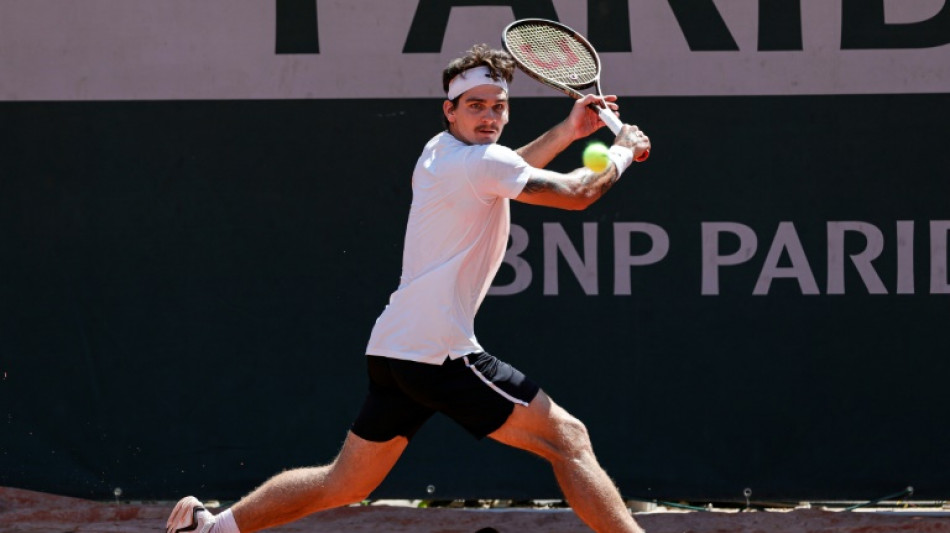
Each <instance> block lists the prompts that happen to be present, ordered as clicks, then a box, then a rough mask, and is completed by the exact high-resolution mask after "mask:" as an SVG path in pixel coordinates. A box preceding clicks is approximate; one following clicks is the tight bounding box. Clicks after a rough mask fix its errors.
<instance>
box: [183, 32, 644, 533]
mask: <svg viewBox="0 0 950 533" xmlns="http://www.w3.org/2000/svg"><path fill="white" fill-rule="evenodd" d="M513 71H514V63H513V61H512V59H511V57H510V56H508V54H507V53H505V52H503V51H500V50H492V49H490V48H489V47H487V46H486V45H479V46H475V47H473V48H472V49H471V50H469V51H468V53H467V54H466V55H465V56H464V57H462V58H459V59H456V60H454V61H452V62H451V63H449V65H448V67H447V68H446V69H445V70H444V71H443V87H444V89H445V91H446V100H445V101H444V102H443V104H442V111H443V113H444V116H445V123H446V125H447V130H446V131H443V132H441V133H439V134H438V135H436V136H435V137H433V138H432V139H431V140H430V141H429V142H428V144H426V146H425V148H424V149H423V151H422V155H421V156H420V157H419V160H418V162H417V163H416V167H415V171H414V172H413V176H412V191H413V199H412V205H411V207H410V211H409V222H408V227H407V228H406V237H405V248H404V252H403V265H402V276H401V278H400V283H399V287H398V288H397V289H396V292H394V293H393V294H392V297H391V298H390V301H389V305H387V306H386V308H385V310H384V311H383V312H382V314H381V315H380V317H379V319H378V320H377V321H376V325H375V327H374V328H373V330H372V333H371V335H370V339H369V345H368V347H367V354H368V356H367V365H368V374H369V391H368V393H367V396H366V400H365V403H364V404H363V407H362V410H361V411H360V413H359V415H358V416H357V418H356V421H355V422H354V423H353V426H352V428H351V431H350V432H349V433H348V434H347V437H346V440H345V442H344V443H343V448H342V449H341V451H340V453H339V455H338V456H337V457H336V459H334V460H333V462H332V463H330V464H328V465H325V466H317V467H310V468H300V469H295V470H288V471H286V472H283V473H281V474H278V475H276V476H274V477H272V478H271V479H270V480H268V481H267V482H265V483H264V484H263V485H262V486H260V487H259V488H257V489H256V490H254V491H253V492H251V493H250V494H249V495H247V496H245V497H244V498H243V499H242V500H240V501H239V502H237V503H236V504H235V505H234V506H233V507H231V508H230V509H228V510H225V511H224V512H222V513H221V514H219V515H218V516H213V515H212V514H211V513H210V512H208V511H206V510H205V509H204V507H203V506H202V504H201V502H200V501H198V500H197V499H195V498H194V497H191V496H189V497H186V498H184V499H182V500H181V501H180V502H178V505H177V506H176V507H175V509H174V511H173V512H172V514H171V517H170V518H169V519H168V523H167V526H166V531H167V533H173V532H183V531H197V532H199V533H208V532H212V533H238V532H240V533H252V532H254V531H259V530H262V529H266V528H269V527H274V526H277V525H280V524H284V523H286V522H290V521H293V520H296V519H299V518H302V517H304V516H306V515H309V514H311V513H314V512H317V511H321V510H324V509H329V508H332V507H338V506H342V505H347V504H351V503H356V502H359V501H362V500H363V499H365V498H367V497H368V496H369V494H370V493H371V492H372V491H373V489H375V488H376V487H377V486H378V485H379V484H380V482H382V480H383V478H384V477H385V476H386V475H387V474H388V472H389V471H390V469H391V468H392V467H393V465H394V464H395V463H396V460H397V459H398V458H399V456H400V455H401V454H402V452H403V450H404V449H405V448H406V445H407V444H408V443H409V440H410V439H411V438H412V436H413V435H414V434H415V433H416V431H417V430H418V429H419V428H420V427H421V426H422V424H423V423H424V422H425V421H426V420H427V419H428V418H429V417H430V416H432V415H433V414H434V413H436V412H440V413H443V414H445V415H447V416H449V417H451V418H452V419H453V420H455V421H456V422H458V423H459V424H460V425H462V427H464V428H465V429H466V430H468V431H469V432H470V433H471V434H472V435H473V436H475V437H476V438H479V439H480V438H483V437H486V436H487V437H490V438H492V439H495V440H496V441H499V442H502V443H504V444H507V445H509V446H513V447H516V448H520V449H524V450H527V451H530V452H533V453H535V454H537V455H539V456H541V457H543V458H545V459H547V460H548V461H549V462H550V463H551V465H552V466H553V468H554V474H555V476H556V478H557V481H558V484H559V485H560V487H561V489H562V490H563V492H564V496H565V498H566V499H567V501H568V503H569V504H570V505H571V506H572V508H573V509H574V511H575V512H576V513H577V514H578V516H579V517H580V518H581V519H582V520H584V522H586V523H587V524H588V525H589V526H590V527H591V528H592V529H594V530H595V531H599V532H610V533H618V532H639V531H642V530H641V529H640V528H639V527H638V526H637V524H636V522H635V521H634V520H633V517H632V516H631V514H630V512H629V510H628V509H627V508H626V506H625V504H624V502H623V500H622V498H621V496H620V493H619V492H618V490H617V488H616V487H615V486H614V484H613V482H612V481H611V480H610V478H609V477H608V476H607V474H606V473H605V472H604V470H603V469H602V468H601V467H600V465H599V464H598V463H597V459H596V458H595V457H594V453H593V450H592V448H591V443H590V439H589V437H588V435H587V430H586V428H585V427H584V425H583V424H582V423H581V422H580V421H578V420H577V419H576V418H574V417H573V416H571V415H570V414H568V413H567V411H565V410H564V409H562V408H561V407H560V406H558V405H557V404H555V403H554V402H553V401H552V400H551V398H550V397H548V395H547V394H545V393H544V392H543V391H541V390H540V388H539V387H538V385H536V384H535V383H534V382H532V381H531V380H530V379H528V378H527V377H525V376H524V374H522V373H521V372H519V371H518V370H516V369H515V368H514V367H512V366H511V365H509V364H507V363H505V362H503V361H501V360H499V359H496V358H495V357H494V356H492V355H489V354H488V353H487V352H486V351H485V350H484V349H483V348H482V346H481V345H480V344H479V343H478V340H477V339H476V338H475V333H474V321H475V312H476V310H477V309H478V307H479V305H480V304H481V302H482V300H483V299H484V297H485V294H486V292H487V291H488V288H489V286H490V285H491V282H492V278H493V277H494V276H495V273H496V272H497V270H498V268H499V266H500V265H501V262H502V258H503V256H504V253H505V248H506V246H507V242H508V232H509V222H510V221H509V205H508V204H509V199H515V200H517V201H519V202H525V203H529V204H536V205H543V206H551V207H558V208H564V209H584V208H586V207H587V206H589V205H591V204H592V203H593V202H594V201H596V200H597V199H598V198H600V197H601V196H602V195H603V194H604V193H606V192H607V190H608V189H610V187H611V186H612V185H613V184H614V183H616V182H617V180H618V179H619V178H620V174H621V173H622V172H623V171H624V170H625V169H627V167H628V166H629V165H630V163H631V162H632V161H634V160H643V159H645V158H646V156H647V154H648V153H649V149H650V140H649V139H648V138H647V137H646V136H645V135H644V134H643V133H642V132H641V131H640V130H639V129H638V128H637V127H636V126H629V125H628V126H624V127H623V129H622V130H621V131H620V134H619V135H618V136H617V138H616V140H615V141H614V145H613V146H612V147H611V148H610V156H609V157H610V159H611V164H609V165H608V166H607V168H606V169H605V170H603V171H602V172H599V173H595V172H593V171H591V170H588V169H586V168H579V169H577V170H574V171H572V172H569V173H567V174H561V173H557V172H551V171H548V170H543V167H544V166H545V165H547V164H548V163H549V162H550V161H551V160H552V159H554V157H555V156H556V155H557V154H559V153H560V152H561V151H563V150H564V149H565V148H567V147H568V146H569V145H570V144H571V143H572V142H574V141H575V140H577V139H580V138H583V137H586V136H588V135H590V134H591V133H593V132H594V131H596V130H597V129H599V128H601V127H602V126H603V125H604V123H603V122H602V121H601V120H600V118H598V116H597V113H596V112H594V111H592V110H591V109H590V108H588V107H587V106H588V104H590V103H592V102H595V101H596V100H597V97H594V96H587V97H585V98H583V99H581V100H578V101H576V102H575V103H574V105H573V107H572V109H571V111H570V113H569V115H568V117H567V118H566V119H565V120H564V121H563V122H561V123H560V124H558V125H556V126H554V127H553V128H551V129H550V130H548V131H547V132H546V133H544V134H543V135H541V136H540V137H538V138H537V139H536V140H534V141H533V142H531V143H529V144H528V145H526V146H524V147H522V148H520V149H518V150H511V149H509V148H505V147H504V146H501V145H499V144H496V143H497V141H498V138H499V137H500V136H501V133H502V131H503V130H504V128H505V125H506V124H507V123H508V112H509V108H508V82H510V81H511V78H512V75H513ZM606 100H607V102H609V105H610V107H611V109H614V110H615V109H617V105H616V103H615V101H616V97H614V96H609V97H607V98H606Z"/></svg>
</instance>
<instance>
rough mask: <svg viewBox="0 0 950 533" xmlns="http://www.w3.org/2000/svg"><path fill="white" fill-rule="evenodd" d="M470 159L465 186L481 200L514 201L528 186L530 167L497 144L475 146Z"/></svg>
mask: <svg viewBox="0 0 950 533" xmlns="http://www.w3.org/2000/svg"><path fill="white" fill-rule="evenodd" d="M477 148H478V149H477V150H473V152H472V154H471V155H470V159H469V165H468V179H469V183H471V184H472V187H473V188H474V189H475V192H476V193H477V194H478V195H479V196H481V197H482V198H487V197H492V196H500V197H504V198H514V197H516V196H518V195H519V194H521V191H522V190H524V186H525V184H527V183H528V174H529V172H528V171H529V170H530V168H531V166H530V165H529V164H528V162H527V161H525V160H524V158H522V157H521V156H520V155H518V153H517V152H515V151H514V150H512V149H511V148H508V147H505V146H501V145H500V144H488V145H482V146H478V147H477Z"/></svg>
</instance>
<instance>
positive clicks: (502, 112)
mask: <svg viewBox="0 0 950 533" xmlns="http://www.w3.org/2000/svg"><path fill="white" fill-rule="evenodd" d="M443 110H444V111H445V117H446V118H447V119H448V121H449V132H450V133H452V135H454V136H455V138H456V139H458V140H460V141H462V142H464V143H468V144H491V143H494V142H498V138H499V137H501V131H502V130H503V129H504V128H505V124H508V93H506V92H505V91H504V90H503V89H502V88H500V87H497V86H495V85H479V86H477V87H472V88H471V89H469V90H467V91H465V92H464V93H462V96H461V97H459V103H458V105H457V106H455V107H452V103H451V102H449V101H448V100H446V101H445V104H443Z"/></svg>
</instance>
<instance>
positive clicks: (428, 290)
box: [366, 132, 530, 364]
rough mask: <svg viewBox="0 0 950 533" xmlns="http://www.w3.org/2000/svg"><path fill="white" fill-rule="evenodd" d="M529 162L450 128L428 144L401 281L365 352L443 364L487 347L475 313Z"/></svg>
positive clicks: (415, 188)
mask: <svg viewBox="0 0 950 533" xmlns="http://www.w3.org/2000/svg"><path fill="white" fill-rule="evenodd" d="M529 168H530V167H529V165H528V163H527V162H526V161H525V160H524V159H523V158H522V157H521V156H519V155H518V154H517V153H515V152H514V150H511V149H510V148H506V147H504V146H501V145H498V144H486V145H468V144H465V143H463V142H461V141H459V140H458V139H456V138H455V137H453V136H452V135H451V134H449V133H448V132H442V133H440V134H438V135H436V136H435V137H433V138H432V139H431V140H430V141H429V142H428V143H427V144H426V146H425V149H423V151H422V155H421V156H420V157H419V160H418V162H417V163H416V168H415V170H414V171H413V174H412V205H411V207H410V209H409V222H408V224H407V227H406V240H405V245H404V246H405V247H404V249H403V258H402V276H401V277H400V280H399V287H398V288H397V289H396V292H394V293H393V294H392V296H391V297H390V299H389V305H387V306H386V309H385V310H383V313H382V314H381V315H380V316H379V318H378V319H377V320H376V325H375V326H374V327H373V332H372V334H371V335H370V339H369V345H368V346H367V348H366V353H368V354H371V355H381V356H384V357H392V358H395V359H407V360H411V361H419V362H423V363H431V364H442V362H443V361H445V357H446V356H449V357H451V358H453V359H455V358H458V357H461V356H463V355H465V354H468V353H472V352H477V351H482V347H481V345H479V344H478V340H477V339H476V338H475V312H476V311H477V310H478V307H479V305H481V303H482V300H484V299H485V294H486V293H487V292H488V288H489V286H490V285H491V282H492V279H493V278H494V277H495V274H496V273H497V272H498V267H499V266H501V261H502V259H503V258H504V255H505V249H506V247H507V245H508V233H509V231H510V228H511V216H510V211H509V205H508V204H509V200H508V199H509V198H514V197H516V196H518V195H519V194H521V191H522V189H524V186H525V184H526V183H527V181H528V169H529Z"/></svg>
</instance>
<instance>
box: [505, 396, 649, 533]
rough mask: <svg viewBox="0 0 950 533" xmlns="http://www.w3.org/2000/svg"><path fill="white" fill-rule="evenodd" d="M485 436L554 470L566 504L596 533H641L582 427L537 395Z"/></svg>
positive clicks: (582, 425)
mask: <svg viewBox="0 0 950 533" xmlns="http://www.w3.org/2000/svg"><path fill="white" fill-rule="evenodd" d="M489 437H491V438H493V439H495V440H497V441H499V442H501V443H504V444H507V445H509V446H513V447H515V448H520V449H523V450H527V451H529V452H532V453H535V454H537V455H539V456H541V457H543V458H545V459H547V460H548V461H549V462H550V463H551V466H552V467H553V468H554V475H555V476H556V478H557V481H558V485H560V487H561V490H562V491H563V492H564V497H565V498H566V499H567V502H568V504H570V506H571V508H572V509H573V510H574V512H575V513H577V516H578V517H580V519H581V520H583V521H584V522H585V523H587V525H589V526H590V527H591V529H593V530H594V531H598V532H611V533H615V532H642V531H643V530H642V529H640V527H639V526H638V525H637V523H636V521H635V520H634V519H633V516H631V514H630V511H629V510H628V509H627V507H626V505H625V504H624V502H623V499H622V498H621V496H620V492H619V491H618V490H617V487H616V485H614V483H613V481H612V480H611V479H610V477H608V476H607V473H606V472H605V471H604V469H603V468H601V466H600V464H599V463H598V462H597V458H596V457H595V456H594V450H593V447H592V446H591V442H590V437H589V435H588V434H587V428H586V427H585V426H584V424H582V423H581V422H580V421H579V420H577V419H576V418H574V417H573V416H571V415H570V414H569V413H568V412H567V411H565V410H564V409H563V408H562V407H560V406H559V405H557V404H556V403H554V402H553V401H552V400H551V399H550V398H549V397H548V396H547V395H546V394H545V393H544V391H541V392H539V393H538V395H537V396H535V398H534V399H533V400H532V401H531V403H529V404H528V406H527V407H522V406H517V407H515V409H514V411H513V412H512V413H511V416H510V417H508V420H507V421H506V422H505V423H504V424H503V425H502V426H501V427H500V428H499V429H497V430H496V431H494V432H493V433H491V434H490V435H489Z"/></svg>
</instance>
